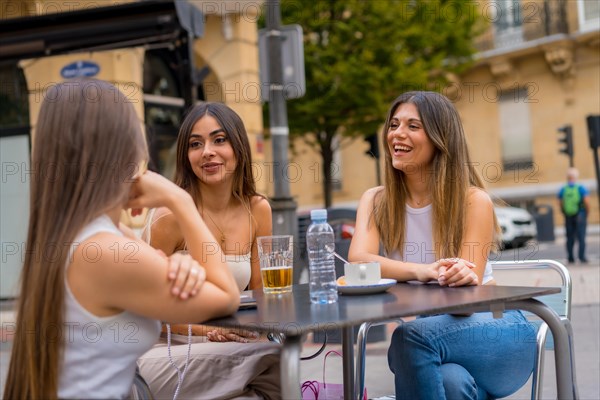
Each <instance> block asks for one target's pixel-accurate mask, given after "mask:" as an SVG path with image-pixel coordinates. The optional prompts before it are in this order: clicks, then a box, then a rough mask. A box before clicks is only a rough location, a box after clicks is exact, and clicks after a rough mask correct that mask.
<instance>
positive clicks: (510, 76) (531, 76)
mask: <svg viewBox="0 0 600 400" xmlns="http://www.w3.org/2000/svg"><path fill="white" fill-rule="evenodd" d="M123 3H127V1H119V2H118V3H111V2H107V1H94V0H79V1H77V2H73V1H66V0H65V1H56V0H52V1H50V0H8V1H4V2H3V3H2V8H1V15H0V18H1V19H7V18H15V17H20V16H34V15H47V14H50V13H57V12H65V11H73V10H77V9H79V10H81V9H92V8H94V7H104V6H107V5H111V4H116V5H119V4H123ZM193 4H194V5H195V7H197V8H198V9H200V10H201V12H202V14H203V21H204V24H203V31H204V32H203V34H202V36H201V37H200V38H197V39H196V40H195V41H194V43H193V54H194V60H193V61H194V63H195V65H196V67H197V69H198V73H199V75H201V82H200V83H199V84H198V86H197V88H196V89H197V91H198V93H199V94H198V96H197V98H198V99H204V100H214V101H222V102H225V103H227V104H228V105H230V106H231V107H232V108H234V109H235V110H236V111H238V112H239V113H240V115H241V116H242V118H243V120H244V121H245V123H246V126H247V129H248V132H249V134H250V140H251V145H252V149H253V152H254V159H255V162H256V171H257V178H258V186H259V190H260V191H262V192H263V193H266V194H268V195H269V194H272V190H273V188H272V187H273V185H272V183H273V182H272V180H273V178H272V176H273V174H272V171H270V167H269V165H268V164H267V165H266V164H265V162H267V163H268V161H269V160H271V159H272V156H271V145H270V143H269V141H268V140H265V139H264V138H263V127H264V124H265V123H264V121H263V117H262V107H261V100H260V95H259V91H260V79H259V61H258V47H257V37H258V34H257V21H258V18H259V16H260V13H261V12H262V9H261V6H262V1H250V0H245V1H243V0H240V1H194V2H193ZM478 4H479V7H480V13H481V15H483V17H484V19H485V20H486V21H487V23H488V24H489V26H488V30H487V32H486V33H485V34H484V35H482V37H481V38H480V39H479V40H478V42H477V48H478V51H479V53H478V54H477V62H476V63H475V65H474V66H473V67H472V68H471V69H470V70H469V71H467V72H466V73H464V74H463V75H462V76H460V77H456V81H455V82H454V83H453V84H451V85H448V86H447V87H444V88H434V89H438V90H441V91H442V92H443V93H445V94H447V95H448V96H449V97H450V98H452V99H453V100H454V101H455V103H456V105H457V107H458V109H459V111H460V113H461V116H462V117H463V120H464V124H465V129H466V132H467V135H468V137H469V141H470V146H471V151H472V153H473V155H474V159H475V161H476V162H477V163H478V167H479V168H481V172H482V174H483V175H484V177H485V178H486V180H487V182H488V185H489V188H490V189H491V190H492V192H493V193H494V194H495V195H497V196H498V197H499V198H501V199H503V200H505V201H507V202H509V203H511V204H515V205H521V206H528V207H533V206H534V205H536V204H538V205H539V204H550V205H553V206H555V209H556V202H555V193H556V191H557V190H558V188H559V186H560V185H561V184H562V182H563V181H564V174H565V170H566V168H567V166H568V159H567V157H565V156H564V155H561V154H559V151H558V150H559V143H558V136H559V135H558V133H557V128H559V127H560V126H563V125H565V124H571V125H572V127H573V135H574V143H575V158H574V162H575V166H576V167H578V168H579V169H580V171H581V180H582V181H583V182H584V183H585V185H586V186H587V187H588V188H589V189H590V191H591V192H592V199H591V200H592V202H591V203H592V206H593V207H592V209H593V211H592V215H591V218H590V220H591V221H592V222H598V220H599V216H598V208H597V204H598V202H597V198H596V196H597V195H596V193H597V189H596V183H595V182H596V180H595V172H594V163H593V158H592V153H591V150H590V148H589V145H588V140H587V127H586V122H585V118H586V116H587V115H590V114H598V113H600V98H599V94H598V93H600V52H599V9H598V3H597V2H595V1H589V0H569V1H562V0H561V1H559V0H555V1H554V0H553V1H542V0H535V1H527V2H522V1H519V0H482V1H480V2H478ZM440 12H443V10H440ZM176 61H177V60H176V58H175V56H174V55H173V48H172V46H171V47H169V46H144V47H129V48H123V49H119V50H111V51H88V52H85V53H74V54H68V55H59V56H51V57H44V58H36V59H29V60H21V61H20V62H19V63H18V64H15V65H6V64H3V65H2V66H1V67H0V73H1V76H2V80H3V82H7V81H12V80H15V81H18V82H19V83H20V84H21V85H22V86H23V87H24V90H25V91H26V93H27V94H26V96H27V99H28V101H27V108H28V111H27V115H28V117H27V118H28V121H27V122H28V123H25V124H23V123H21V125H30V126H31V127H32V128H35V126H34V125H35V120H36V118H37V112H38V109H39V106H40V99H41V96H43V94H44V88H45V87H47V85H49V84H51V83H53V82H57V81H60V80H62V79H65V78H64V77H63V76H61V71H62V69H63V68H65V67H67V66H72V65H73V64H74V63H77V62H91V63H94V64H95V65H97V66H98V68H99V71H98V73H97V74H96V75H95V77H97V78H100V79H106V80H109V81H112V82H114V83H116V84H117V85H118V86H119V87H120V88H121V89H122V90H123V91H125V92H126V94H127V95H128V97H130V98H131V100H132V101H133V102H134V104H135V105H136V107H137V110H138V112H139V114H140V119H141V120H143V121H144V122H145V125H146V128H147V131H148V132H147V133H148V138H149V142H150V146H151V153H152V156H153V160H154V162H155V164H156V165H155V167H156V168H157V169H160V170H161V171H162V172H163V173H165V174H166V175H169V174H170V173H171V172H172V169H173V161H172V160H173V156H174V154H173V144H174V142H175V137H176V132H177V126H178V124H179V122H180V113H181V110H182V108H183V107H184V101H183V98H182V97H183V94H182V90H181V87H179V86H180V85H179V83H178V82H179V80H178V77H177V73H176V69H177V66H176V64H177V62H176ZM5 86H6V85H5ZM17 86H18V85H17ZM11 90H12V89H11ZM17 91H18V90H17ZM22 100H23V99H21V100H20V101H22ZM383 118H384V116H382V120H383ZM21 122H22V121H21ZM294 145H295V146H294V149H295V150H294V151H293V152H292V151H290V154H289V160H290V168H289V169H288V178H289V180H290V183H291V185H290V187H291V192H292V193H291V194H292V196H293V197H294V198H295V199H296V201H297V203H298V206H299V209H300V210H302V209H308V208H313V207H317V206H322V204H323V195H322V177H321V172H320V162H321V160H320V157H319V156H318V154H317V153H316V152H315V151H314V150H312V149H309V148H307V147H306V146H304V145H303V143H302V142H301V141H297V142H296V143H294ZM367 148H368V144H367V143H366V142H364V141H362V140H356V141H354V142H349V143H341V150H340V151H338V152H337V154H336V155H335V167H334V169H335V170H334V172H333V173H334V176H335V180H336V181H335V182H334V188H335V190H334V193H333V201H334V205H335V206H344V205H355V204H356V203H357V201H358V199H359V198H360V195H361V194H362V193H363V192H364V190H366V189H367V188H369V187H371V186H374V185H376V184H377V173H376V168H377V166H376V161H375V160H373V159H372V158H371V157H369V156H367V155H366V154H365V150H367ZM560 220H561V217H560V216H558V215H557V216H556V218H555V221H556V222H557V223H558V222H559V221H560Z"/></svg>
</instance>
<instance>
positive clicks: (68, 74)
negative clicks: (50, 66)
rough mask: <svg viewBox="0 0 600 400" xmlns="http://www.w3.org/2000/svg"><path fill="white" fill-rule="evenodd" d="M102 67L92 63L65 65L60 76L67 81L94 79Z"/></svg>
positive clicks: (79, 62)
mask: <svg viewBox="0 0 600 400" xmlns="http://www.w3.org/2000/svg"><path fill="white" fill-rule="evenodd" d="M98 72H100V66H99V65H98V64H96V63H95V62H92V61H75V62H74V63H71V64H68V65H65V66H64V67H63V68H62V69H61V70H60V76H62V77H63V78H65V79H72V78H80V77H88V78H89V77H92V76H95V75H98Z"/></svg>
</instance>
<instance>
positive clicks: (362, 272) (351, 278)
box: [344, 261, 381, 286]
mask: <svg viewBox="0 0 600 400" xmlns="http://www.w3.org/2000/svg"><path fill="white" fill-rule="evenodd" d="M344 276H345V278H346V285H350V286H359V285H374V284H376V283H379V281H380V280H381V266H380V265H379V263H378V262H377V261H356V262H351V263H346V264H344Z"/></svg>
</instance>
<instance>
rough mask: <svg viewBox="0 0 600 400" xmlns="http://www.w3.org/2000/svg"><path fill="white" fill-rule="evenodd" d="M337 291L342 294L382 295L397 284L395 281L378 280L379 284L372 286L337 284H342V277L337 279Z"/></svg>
mask: <svg viewBox="0 0 600 400" xmlns="http://www.w3.org/2000/svg"><path fill="white" fill-rule="evenodd" d="M337 281H338V285H337V289H338V291H339V292H340V293H342V294H373V293H383V292H385V291H386V290H388V289H389V288H391V287H392V286H394V285H395V284H396V283H397V282H396V280H395V279H380V280H379V283H375V284H373V285H355V286H350V285H340V284H339V282H340V281H341V282H344V280H343V277H340V278H338V280H337Z"/></svg>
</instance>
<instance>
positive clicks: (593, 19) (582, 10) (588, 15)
mask: <svg viewBox="0 0 600 400" xmlns="http://www.w3.org/2000/svg"><path fill="white" fill-rule="evenodd" d="M577 11H578V15H579V30H580V31H591V30H598V29H600V2H598V0H578V1H577Z"/></svg>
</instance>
